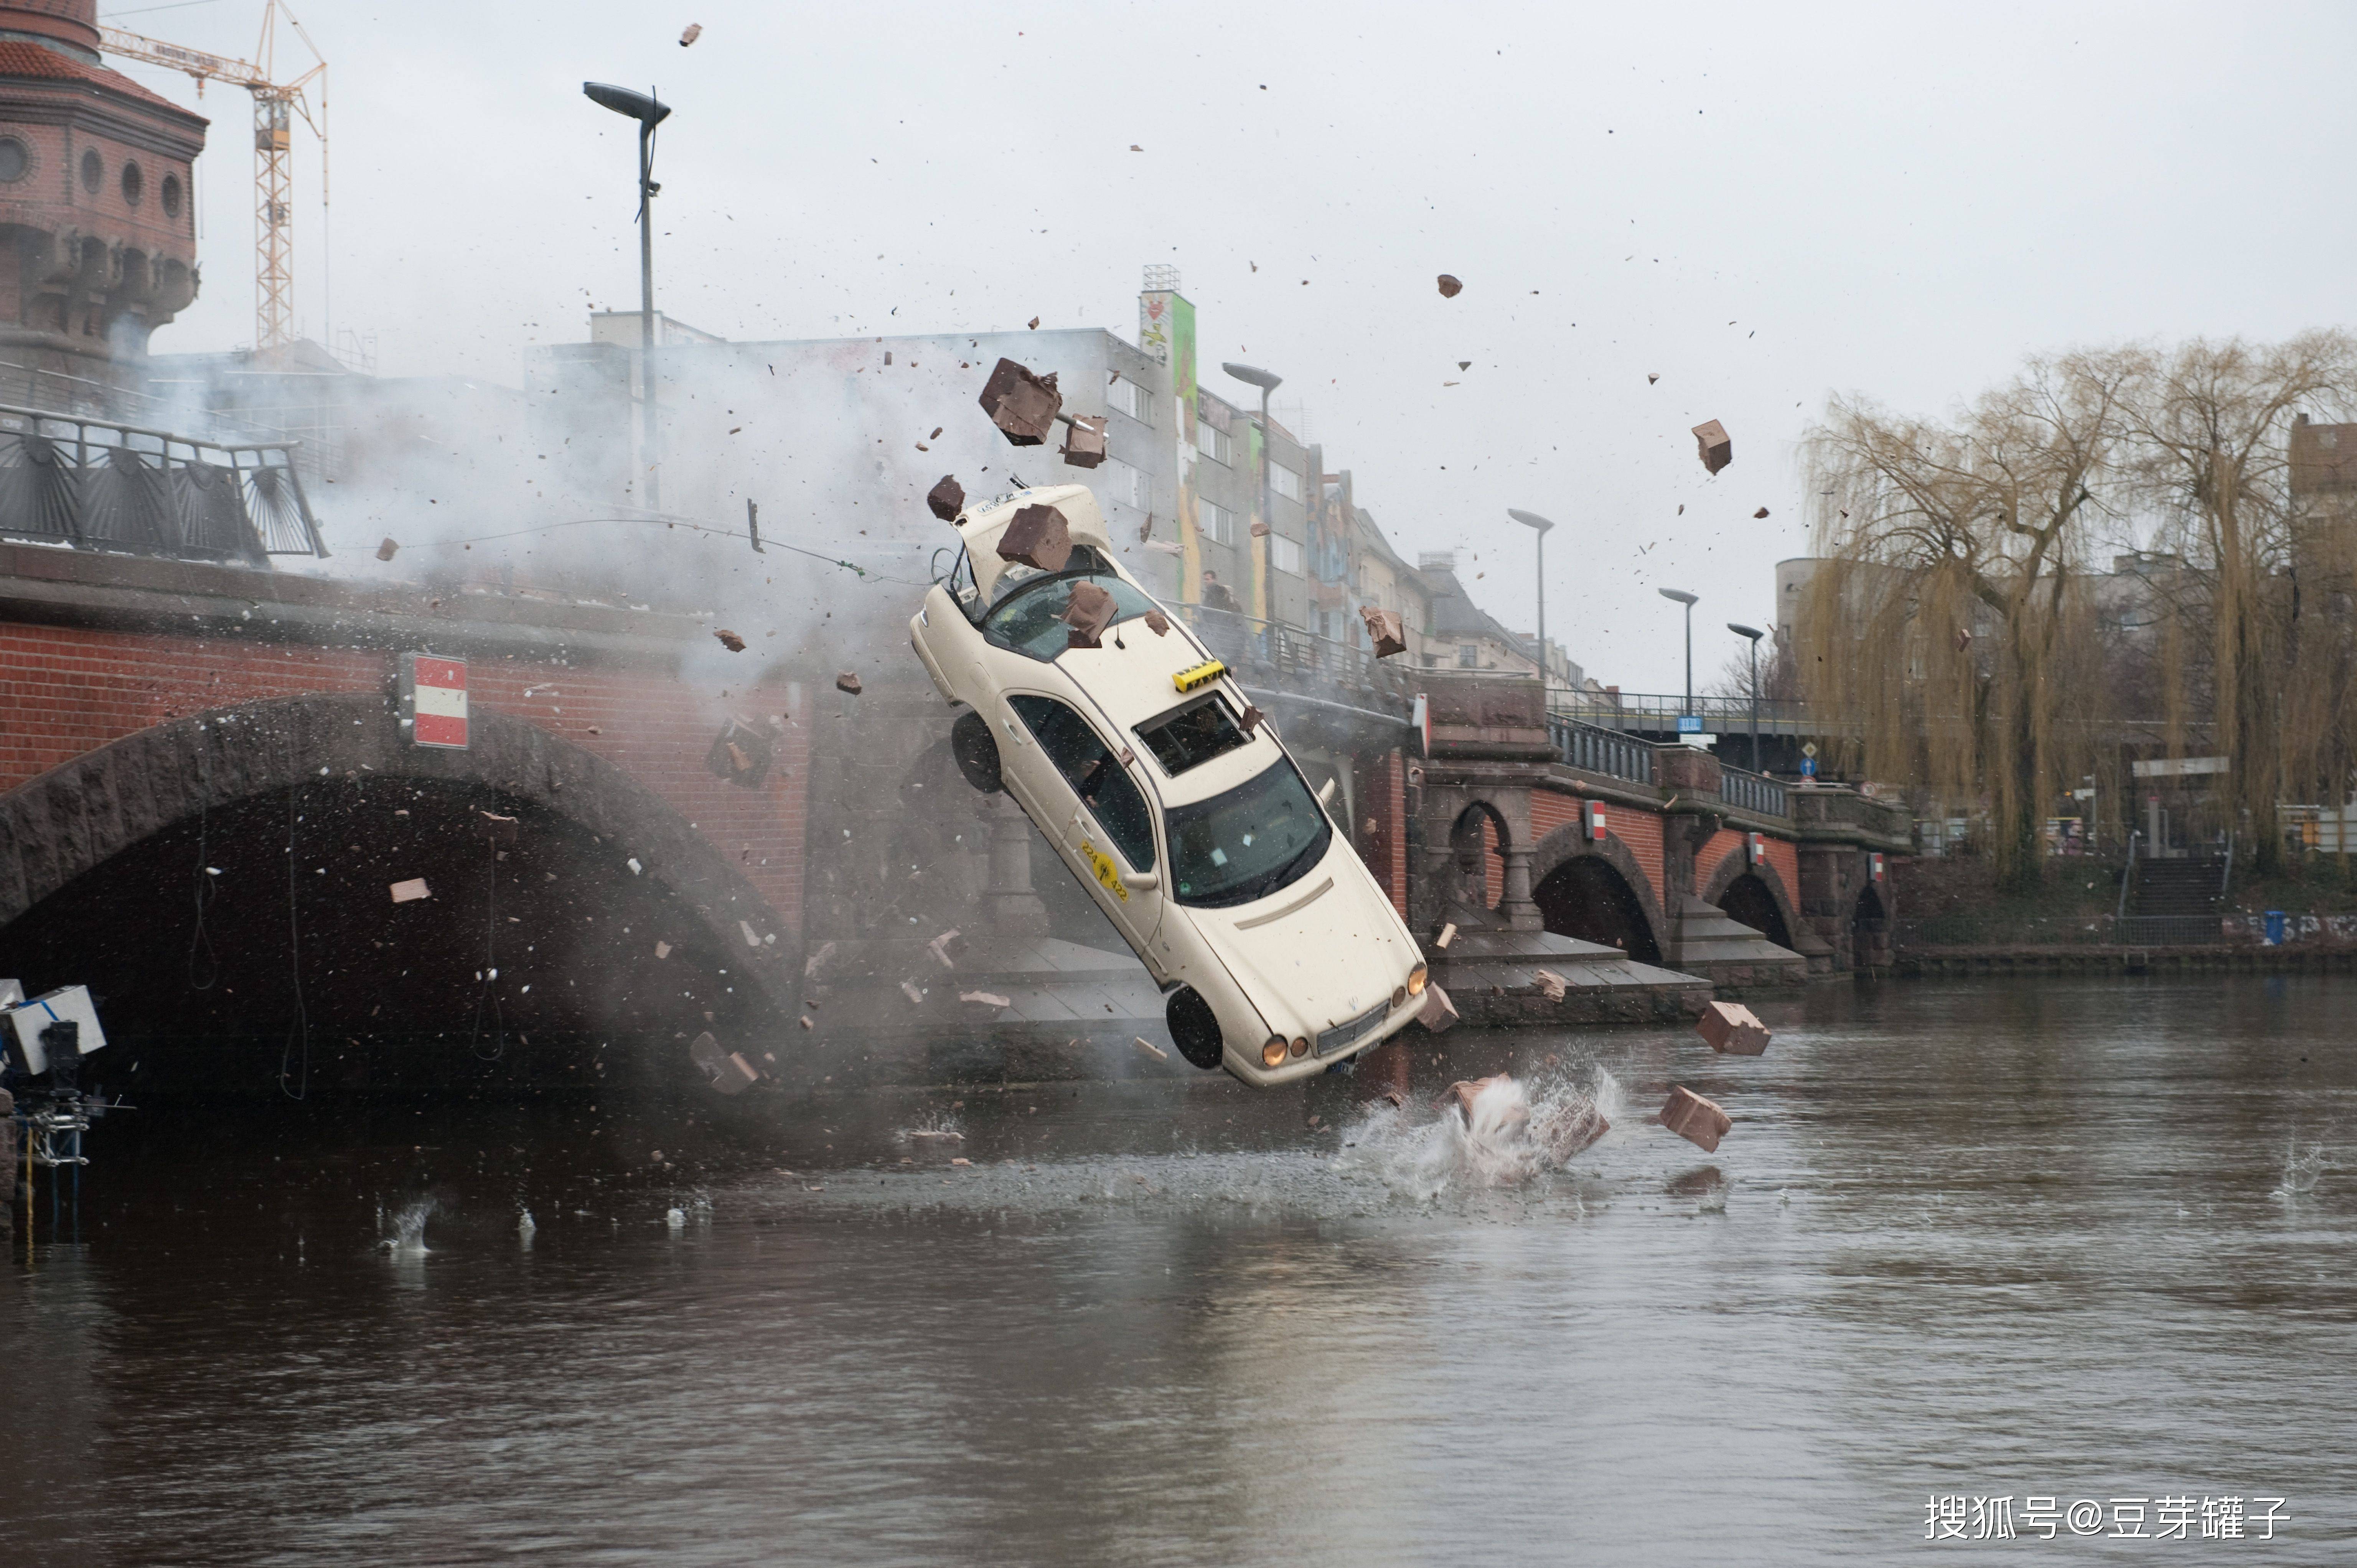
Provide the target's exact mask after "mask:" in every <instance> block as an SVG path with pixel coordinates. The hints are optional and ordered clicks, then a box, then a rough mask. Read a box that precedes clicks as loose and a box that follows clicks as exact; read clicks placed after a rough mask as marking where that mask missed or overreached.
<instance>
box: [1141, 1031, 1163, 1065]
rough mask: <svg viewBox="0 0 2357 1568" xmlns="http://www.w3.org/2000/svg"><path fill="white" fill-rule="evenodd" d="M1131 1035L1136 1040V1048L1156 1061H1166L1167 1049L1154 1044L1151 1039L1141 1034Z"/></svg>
mask: <svg viewBox="0 0 2357 1568" xmlns="http://www.w3.org/2000/svg"><path fill="white" fill-rule="evenodd" d="M1133 1037H1134V1038H1135V1040H1136V1041H1137V1048H1138V1049H1139V1050H1140V1051H1141V1052H1143V1053H1144V1054H1145V1055H1146V1056H1149V1057H1152V1058H1154V1059H1155V1060H1156V1061H1158V1062H1167V1061H1168V1060H1169V1059H1170V1053H1169V1052H1168V1051H1166V1050H1164V1049H1163V1048H1162V1047H1160V1046H1157V1045H1156V1044H1155V1043H1154V1042H1153V1041H1151V1040H1149V1039H1147V1038H1146V1037H1145V1036H1143V1035H1139V1036H1133Z"/></svg>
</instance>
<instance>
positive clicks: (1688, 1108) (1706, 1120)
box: [1662, 1084, 1735, 1155]
mask: <svg viewBox="0 0 2357 1568" xmlns="http://www.w3.org/2000/svg"><path fill="white" fill-rule="evenodd" d="M1662 1125H1663V1126H1664V1127H1667V1128H1668V1129H1669V1130H1670V1131H1671V1132H1673V1133H1676V1134H1677V1135H1678V1136H1679V1137H1681V1138H1684V1140H1685V1141H1686V1142H1687V1143H1689V1144H1694V1145H1695V1147H1696V1148H1698V1149H1700V1150H1702V1152H1703V1153H1705V1154H1706V1155H1707V1154H1714V1153H1716V1152H1717V1149H1718V1141H1719V1140H1720V1139H1721V1138H1724V1137H1726V1136H1727V1129H1728V1128H1730V1127H1732V1126H1734V1125H1735V1122H1734V1121H1733V1119H1732V1118H1730V1117H1729V1116H1728V1115H1727V1112H1724V1111H1721V1110H1720V1109H1719V1108H1718V1107H1717V1105H1715V1104H1713V1103H1711V1101H1707V1100H1705V1099H1704V1098H1703V1097H1702V1096H1701V1095H1699V1094H1696V1093H1695V1091H1694V1090H1691V1089H1688V1088H1686V1087H1685V1086H1684V1084H1679V1085H1677V1086H1675V1087H1674V1088H1673V1089H1672V1090H1670V1098H1669V1100H1668V1101H1666V1102H1665V1103H1664V1104H1663V1106H1662Z"/></svg>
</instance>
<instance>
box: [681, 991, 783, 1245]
mask: <svg viewBox="0 0 2357 1568" xmlns="http://www.w3.org/2000/svg"><path fill="white" fill-rule="evenodd" d="M687 1057H688V1059H689V1060H690V1061H692V1062H694V1064H695V1065H696V1068H697V1069H698V1070H700V1071H701V1072H702V1073H703V1074H704V1078H705V1082H706V1083H708V1084H710V1085H711V1086H712V1087H713V1088H714V1089H716V1090H719V1091H720V1092H721V1093H723V1094H742V1093H744V1092H745V1090H748V1089H749V1088H751V1087H752V1086H753V1085H754V1084H755V1083H757V1082H759V1080H760V1077H761V1074H760V1071H759V1069H757V1068H755V1067H754V1066H753V1064H752V1063H750V1062H748V1061H747V1060H746V1059H745V1058H744V1057H743V1055H742V1054H740V1053H738V1052H736V1051H724V1050H722V1049H721V1048H720V1042H719V1041H717V1040H716V1039H714V1038H713V1037H712V1036H711V1034H710V1033H709V1032H706V1033H705V1034H701V1035H698V1036H695V1039H694V1043H692V1044H691V1045H690V1046H689V1047H687ZM673 1212H674V1213H676V1212H678V1211H677V1210H675V1209H674V1210H673Z"/></svg>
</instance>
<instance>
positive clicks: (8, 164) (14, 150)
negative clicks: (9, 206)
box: [0, 136, 33, 185]
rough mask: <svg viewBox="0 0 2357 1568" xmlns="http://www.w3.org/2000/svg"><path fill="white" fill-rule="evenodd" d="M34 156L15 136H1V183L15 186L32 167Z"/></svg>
mask: <svg viewBox="0 0 2357 1568" xmlns="http://www.w3.org/2000/svg"><path fill="white" fill-rule="evenodd" d="M32 164H33V158H32V155H31V154H29V153H27V151H26V150H25V144H24V143H22V142H20V141H18V140H17V139H16V137H14V136H0V183H5V184H10V185H13V184H15V183H16V181H18V180H20V179H22V178H24V177H25V171H26V170H27V169H28V168H30V167H31V166H32Z"/></svg>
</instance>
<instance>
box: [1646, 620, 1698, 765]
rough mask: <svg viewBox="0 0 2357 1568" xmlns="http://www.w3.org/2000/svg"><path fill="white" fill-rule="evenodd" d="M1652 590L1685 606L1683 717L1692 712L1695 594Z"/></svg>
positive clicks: (1681, 728) (1681, 715) (1682, 727)
mask: <svg viewBox="0 0 2357 1568" xmlns="http://www.w3.org/2000/svg"><path fill="white" fill-rule="evenodd" d="M1654 591H1655V592H1657V593H1659V594H1660V595H1661V596H1662V597H1663V598H1665V599H1674V600H1676V601H1677V602H1678V603H1679V604H1682V605H1684V606H1685V607H1686V705H1685V712H1684V713H1683V714H1679V717H1680V718H1684V717H1685V716H1687V715H1688V714H1692V713H1693V712H1694V607H1695V596H1693V595H1692V594H1689V593H1687V592H1686V591H1685V590H1684V588H1659V589H1656V590H1654ZM1679 733H1680V734H1684V725H1680V726H1679Z"/></svg>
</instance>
